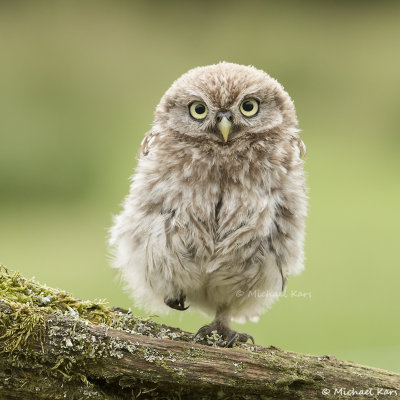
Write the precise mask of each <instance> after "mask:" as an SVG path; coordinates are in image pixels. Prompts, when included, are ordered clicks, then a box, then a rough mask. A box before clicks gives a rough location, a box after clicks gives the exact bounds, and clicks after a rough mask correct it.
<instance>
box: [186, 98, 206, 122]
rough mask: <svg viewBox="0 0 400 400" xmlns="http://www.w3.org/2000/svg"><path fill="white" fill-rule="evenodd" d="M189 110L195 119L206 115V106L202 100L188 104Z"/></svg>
mask: <svg viewBox="0 0 400 400" xmlns="http://www.w3.org/2000/svg"><path fill="white" fill-rule="evenodd" d="M189 112H190V115H191V116H192V117H193V118H195V119H204V118H205V117H206V116H207V113H208V108H207V106H206V105H205V103H203V102H202V101H194V102H193V103H192V104H190V106H189Z"/></svg>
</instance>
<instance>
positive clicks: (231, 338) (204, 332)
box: [194, 322, 254, 347]
mask: <svg viewBox="0 0 400 400" xmlns="http://www.w3.org/2000/svg"><path fill="white" fill-rule="evenodd" d="M216 334H217V335H219V336H220V338H222V340H223V341H224V343H226V344H223V343H221V344H222V345H224V346H225V347H232V345H233V344H234V343H236V342H241V343H246V342H247V341H248V340H249V339H250V340H251V341H252V342H253V344H254V339H253V336H251V335H249V334H248V333H238V332H236V331H234V330H233V329H230V328H228V327H227V326H224V325H221V324H219V323H216V322H212V323H211V324H210V325H204V326H202V327H201V328H200V329H199V330H198V331H197V333H196V334H195V335H194V339H196V338H198V337H202V338H206V339H208V340H207V342H208V343H210V342H215V343H216V344H220V343H219V342H220V341H219V340H218V339H219V338H218V336H216Z"/></svg>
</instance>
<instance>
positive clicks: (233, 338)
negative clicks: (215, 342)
mask: <svg viewBox="0 0 400 400" xmlns="http://www.w3.org/2000/svg"><path fill="white" fill-rule="evenodd" d="M238 339H239V334H238V333H237V332H235V333H234V334H233V335H232V336H231V337H230V338H229V341H228V343H227V344H226V346H225V347H232V345H233V343H235V342H236V340H238Z"/></svg>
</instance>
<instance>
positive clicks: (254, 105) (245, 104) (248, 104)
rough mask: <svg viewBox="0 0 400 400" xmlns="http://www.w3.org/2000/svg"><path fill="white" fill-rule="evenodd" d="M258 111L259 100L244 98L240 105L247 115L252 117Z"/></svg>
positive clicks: (243, 112) (242, 111)
mask: <svg viewBox="0 0 400 400" xmlns="http://www.w3.org/2000/svg"><path fill="white" fill-rule="evenodd" d="M257 111H258V102H257V100H254V99H244V100H243V101H242V104H241V105H240V112H241V113H242V114H243V115H244V116H245V117H252V116H253V115H256V114H257Z"/></svg>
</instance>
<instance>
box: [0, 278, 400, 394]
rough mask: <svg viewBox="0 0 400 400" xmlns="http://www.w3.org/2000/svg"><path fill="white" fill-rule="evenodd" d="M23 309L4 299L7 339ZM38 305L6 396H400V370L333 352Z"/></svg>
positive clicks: (0, 312) (1, 364) (6, 368)
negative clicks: (199, 336) (96, 318)
mask: <svg viewBox="0 0 400 400" xmlns="http://www.w3.org/2000/svg"><path fill="white" fill-rule="evenodd" d="M24 282H25V283H26V282H27V281H24ZM35 284H36V283H35ZM36 285H37V284H36ZM14 300H15V299H14ZM20 307H21V305H19V304H18V303H17V302H15V301H10V299H9V298H8V297H5V298H3V299H1V300H0V346H1V345H2V344H4V343H6V342H5V341H6V340H8V339H9V337H10V336H9V335H8V336H7V332H8V331H7V327H5V326H4V325H3V326H2V327H1V323H4V322H7V323H8V325H9V326H10V325H13V326H14V330H15V329H16V327H17V325H15V322H16V321H19V318H20V317H19V316H18V315H22V314H21V308H20ZM92 307H94V306H92ZM24 312H26V310H25V309H24ZM32 312H34V313H43V322H44V323H43V324H37V325H36V327H35V328H34V329H32V332H33V333H35V334H33V333H32V335H30V337H29V338H28V339H29V340H28V339H27V340H26V341H25V342H22V341H21V343H20V345H18V346H17V347H16V348H15V349H13V350H11V349H12V347H10V342H9V341H8V342H7V343H6V344H7V346H6V347H7V349H8V351H4V347H3V351H2V348H1V347H0V399H10V400H14V399H33V400H34V399H38V400H39V399H135V398H139V399H150V398H157V399H175V398H176V399H218V398H221V399H272V398H274V399H330V398H339V395H340V394H341V395H342V396H343V397H349V394H348V395H347V396H346V394H345V391H351V390H354V391H356V392H358V393H359V394H356V393H354V394H353V395H352V396H351V398H370V399H371V398H395V397H397V396H400V375H398V374H395V373H391V372H387V371H383V370H379V369H375V368H369V367H365V366H360V365H356V364H353V363H350V362H344V361H339V360H337V359H335V358H334V357H331V356H322V357H316V356H309V355H304V354H297V353H292V352H287V351H283V350H280V349H277V348H274V347H269V348H265V347H261V346H253V345H242V346H240V347H235V348H233V349H227V348H220V347H215V346H207V345H204V344H199V343H195V342H193V341H192V335H191V334H189V333H187V332H182V331H180V330H178V329H175V328H168V327H166V326H162V325H157V324H155V323H154V322H152V321H144V320H140V319H134V318H133V317H131V316H130V315H129V314H126V313H124V312H121V311H120V310H114V311H113V310H109V312H110V315H113V314H115V315H117V316H118V321H121V318H124V315H125V316H126V318H128V319H129V318H132V320H131V321H130V322H129V324H130V325H129V324H128V323H126V321H125V322H124V324H125V325H123V324H121V323H120V322H119V323H118V324H117V323H115V319H114V320H113V321H114V322H110V323H109V324H105V323H100V324H96V323H92V322H89V320H87V319H85V318H82V317H81V316H80V315H78V313H74V312H73V311H71V310H69V311H68V312H53V313H50V312H49V310H46V311H45V312H44V311H41V309H40V307H36V308H33V309H32ZM18 313H19V314H18ZM14 315H15V320H13V316H14ZM27 315H29V314H26V315H25V317H26V316H27ZM39 320H40V318H39ZM24 321H25V320H24ZM19 322H20V321H19ZM25 325H26V324H25ZM111 326H114V327H111ZM127 326H128V327H129V328H130V329H127ZM124 328H125V329H124ZM21 331H23V329H21ZM139 331H141V334H139ZM15 332H17V331H15ZM17 337H21V335H19V334H17V333H16V336H15V339H17ZM7 338H8V339H7ZM24 338H26V337H25V336H24ZM210 340H211V342H212V339H210ZM335 389H336V392H335ZM384 390H386V395H383V392H384ZM328 391H329V392H328ZM362 391H363V392H362ZM367 391H370V393H371V394H372V396H371V395H369V393H368V392H367ZM349 393H350V392H349ZM380 393H381V395H380ZM389 393H390V394H389Z"/></svg>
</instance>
